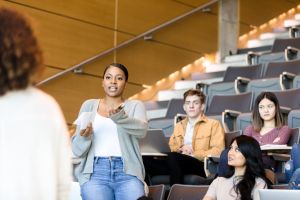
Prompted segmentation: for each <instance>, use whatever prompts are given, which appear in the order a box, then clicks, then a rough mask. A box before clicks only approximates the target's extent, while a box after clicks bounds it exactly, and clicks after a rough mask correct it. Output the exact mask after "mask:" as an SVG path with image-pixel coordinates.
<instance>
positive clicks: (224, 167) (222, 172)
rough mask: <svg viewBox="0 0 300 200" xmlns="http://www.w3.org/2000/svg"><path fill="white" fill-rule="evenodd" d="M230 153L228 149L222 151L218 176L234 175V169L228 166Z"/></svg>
mask: <svg viewBox="0 0 300 200" xmlns="http://www.w3.org/2000/svg"><path fill="white" fill-rule="evenodd" d="M228 152H229V149H228V148H226V149H224V150H223V151H222V153H221V155H220V160H219V165H218V176H219V177H227V176H228V175H229V174H232V168H230V166H229V165H228Z"/></svg>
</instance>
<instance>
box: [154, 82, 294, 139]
mask: <svg viewBox="0 0 300 200" xmlns="http://www.w3.org/2000/svg"><path fill="white" fill-rule="evenodd" d="M272 92H273V93H275V95H276V96H277V98H278V100H279V105H280V106H281V111H282V113H283V115H284V117H285V120H286V122H287V124H288V125H289V127H291V128H294V127H300V101H299V99H300V88H298V89H290V90H284V91H272ZM256 95H257V94H255V93H252V92H247V93H242V94H235V95H214V96H213V97H212V99H211V102H210V103H209V104H208V105H207V106H206V109H205V115H206V116H209V117H211V118H214V119H217V120H219V121H220V122H221V123H222V125H223V127H224V129H225V131H233V130H243V129H244V128H245V127H246V126H247V125H249V124H250V123H251V110H252V108H253V106H254V100H255V98H256ZM291 97H292V98H291ZM177 114H181V115H182V114H185V112H184V110H183V99H172V100H171V101H169V104H168V107H167V108H166V114H165V115H164V116H163V117H159V118H154V119H150V120H149V128H151V129H162V130H163V131H164V133H165V135H166V136H167V137H169V136H170V135H171V134H172V132H173V129H174V125H175V123H176V119H174V117H175V116H176V115H177ZM174 120H175V121H174Z"/></svg>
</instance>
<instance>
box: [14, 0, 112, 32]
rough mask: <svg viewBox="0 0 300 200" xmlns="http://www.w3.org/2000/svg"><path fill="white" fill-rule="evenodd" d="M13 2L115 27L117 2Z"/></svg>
mask: <svg viewBox="0 0 300 200" xmlns="http://www.w3.org/2000/svg"><path fill="white" fill-rule="evenodd" d="M11 2H16V3H19V4H21V5H26V6H30V7H32V8H36V9H40V10H43V11H45V12H49V13H53V14H57V15H63V16H65V17H69V18H73V19H78V20H82V21H83V22H89V23H93V24H97V25H100V26H105V27H109V28H113V27H114V17H115V15H114V12H115V1H113V0H87V1H84V0H42V1H39V0H13V1H11Z"/></svg>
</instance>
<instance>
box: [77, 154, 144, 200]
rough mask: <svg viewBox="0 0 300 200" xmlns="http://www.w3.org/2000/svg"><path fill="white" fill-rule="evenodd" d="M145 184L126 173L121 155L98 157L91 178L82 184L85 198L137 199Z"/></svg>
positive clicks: (82, 192) (94, 199) (86, 199)
mask: <svg viewBox="0 0 300 200" xmlns="http://www.w3.org/2000/svg"><path fill="white" fill-rule="evenodd" d="M143 195H145V193H144V184H143V183H142V182H141V181H140V180H139V179H138V178H137V177H135V176H131V175H128V174H125V173H124V170H123V161H122V158H121V157H96V158H95V159H94V171H93V174H92V176H91V178H90V180H89V181H88V182H86V183H84V184H83V185H82V186H81V196H82V199H83V200H136V199H138V198H139V197H141V196H143Z"/></svg>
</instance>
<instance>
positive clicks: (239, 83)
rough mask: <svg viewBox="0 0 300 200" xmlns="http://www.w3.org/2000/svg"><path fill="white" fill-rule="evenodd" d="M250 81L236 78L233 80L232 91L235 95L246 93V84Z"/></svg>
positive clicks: (239, 77) (240, 77)
mask: <svg viewBox="0 0 300 200" xmlns="http://www.w3.org/2000/svg"><path fill="white" fill-rule="evenodd" d="M250 81H251V79H249V78H246V77H242V76H238V77H237V78H236V79H235V80H234V90H235V93H236V94H240V93H243V92H245V91H246V87H247V85H248V83H249V82H250Z"/></svg>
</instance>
